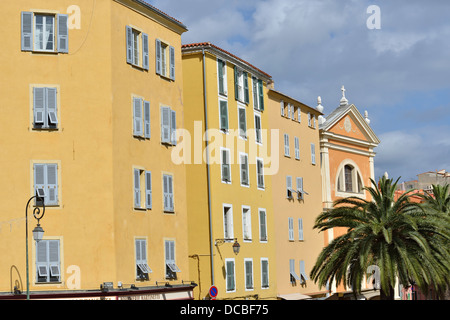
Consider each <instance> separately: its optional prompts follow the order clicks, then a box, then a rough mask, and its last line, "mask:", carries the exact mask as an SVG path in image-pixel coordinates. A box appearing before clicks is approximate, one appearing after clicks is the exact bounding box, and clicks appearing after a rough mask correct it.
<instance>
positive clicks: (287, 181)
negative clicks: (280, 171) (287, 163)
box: [286, 176, 292, 199]
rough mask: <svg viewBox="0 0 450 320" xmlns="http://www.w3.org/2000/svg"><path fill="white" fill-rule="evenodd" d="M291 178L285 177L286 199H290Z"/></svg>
mask: <svg viewBox="0 0 450 320" xmlns="http://www.w3.org/2000/svg"><path fill="white" fill-rule="evenodd" d="M291 190H292V177H291V176H286V197H287V198H288V199H291V198H292V192H291Z"/></svg>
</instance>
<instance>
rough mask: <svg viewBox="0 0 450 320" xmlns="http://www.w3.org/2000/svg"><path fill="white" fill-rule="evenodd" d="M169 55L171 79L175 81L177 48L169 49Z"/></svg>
mask: <svg viewBox="0 0 450 320" xmlns="http://www.w3.org/2000/svg"><path fill="white" fill-rule="evenodd" d="M169 55H170V79H171V80H173V81H175V48H174V47H172V46H170V47H169Z"/></svg>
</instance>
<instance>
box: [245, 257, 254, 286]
mask: <svg viewBox="0 0 450 320" xmlns="http://www.w3.org/2000/svg"><path fill="white" fill-rule="evenodd" d="M244 263H245V288H246V289H252V288H253V262H252V261H250V260H247V261H245V262H244Z"/></svg>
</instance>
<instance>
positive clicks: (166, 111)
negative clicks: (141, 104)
mask: <svg viewBox="0 0 450 320" xmlns="http://www.w3.org/2000/svg"><path fill="white" fill-rule="evenodd" d="M170 117H171V114H170V108H169V107H161V142H163V143H170Z"/></svg>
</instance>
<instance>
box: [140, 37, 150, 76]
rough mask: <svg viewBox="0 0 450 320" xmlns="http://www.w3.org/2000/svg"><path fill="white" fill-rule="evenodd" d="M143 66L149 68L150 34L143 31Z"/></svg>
mask: <svg viewBox="0 0 450 320" xmlns="http://www.w3.org/2000/svg"><path fill="white" fill-rule="evenodd" d="M142 68H144V69H145V70H149V68H150V63H149V56H148V34H146V33H142Z"/></svg>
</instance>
